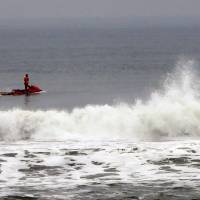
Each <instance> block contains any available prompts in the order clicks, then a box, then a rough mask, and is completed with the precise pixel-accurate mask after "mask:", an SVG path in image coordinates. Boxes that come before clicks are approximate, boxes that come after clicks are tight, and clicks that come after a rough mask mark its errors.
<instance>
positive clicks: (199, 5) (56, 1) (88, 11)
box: [0, 0, 200, 19]
mask: <svg viewBox="0 0 200 200" xmlns="http://www.w3.org/2000/svg"><path fill="white" fill-rule="evenodd" d="M127 16H196V17H200V0H0V19H2V18H66V17H106V18H107V17H113V18H115V17H127Z"/></svg>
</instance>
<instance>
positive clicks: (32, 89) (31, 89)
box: [0, 85, 43, 96]
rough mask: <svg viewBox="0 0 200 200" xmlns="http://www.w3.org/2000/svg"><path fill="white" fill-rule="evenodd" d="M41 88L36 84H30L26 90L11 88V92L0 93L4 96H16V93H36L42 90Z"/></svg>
mask: <svg viewBox="0 0 200 200" xmlns="http://www.w3.org/2000/svg"><path fill="white" fill-rule="evenodd" d="M42 91H43V90H42V89H40V87H38V86H36V85H30V86H29V87H28V92H26V90H25V89H13V90H12V91H11V92H0V95H2V96H6V95H12V96H18V95H32V94H38V93H40V92H42Z"/></svg>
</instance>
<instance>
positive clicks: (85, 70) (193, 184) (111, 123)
mask: <svg viewBox="0 0 200 200" xmlns="http://www.w3.org/2000/svg"><path fill="white" fill-rule="evenodd" d="M199 33H200V29H199V28H195V27H179V28H177V27H176V28H174V27H171V28H170V27H165V28H164V27H152V28H150V27H149V28H141V27H140V28H136V27H135V28H134V27H123V28H120V27H105V28H102V27H98V26H95V27H71V26H69V27H68V26H67V25H65V27H62V28H61V27H56V28H55V27H54V28H53V27H43V28H42V27H40V28H39V27H38V28H37V27H34V28H33V27H16V26H15V28H14V27H13V28H11V27H0V88H1V90H9V89H11V88H20V87H23V84H22V80H21V79H22V78H23V74H24V73H26V72H28V73H30V75H31V82H32V83H34V84H39V85H40V86H41V87H42V88H44V90H46V91H47V92H46V93H43V94H41V95H35V96H28V97H24V96H22V97H11V96H8V97H5V96H2V97H0V108H1V110H0V139H1V142H0V197H1V199H52V198H53V199H86V198H88V199H145V200H149V199H198V198H200V192H199V179H200V177H199V169H200V168H199V166H200V152H199V147H200V140H199V136H200V101H199V64H198V61H199V55H200V38H199Z"/></svg>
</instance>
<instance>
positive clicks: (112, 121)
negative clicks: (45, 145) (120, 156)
mask: <svg viewBox="0 0 200 200" xmlns="http://www.w3.org/2000/svg"><path fill="white" fill-rule="evenodd" d="M194 67H195V62H194V61H193V60H189V61H185V60H181V61H179V62H178V63H177V67H176V69H175V71H174V72H173V73H172V74H169V75H168V76H167V78H166V80H165V82H164V89H163V90H162V91H155V92H153V93H152V95H151V97H150V99H149V100H148V101H147V102H143V101H142V100H137V101H136V102H135V103H133V104H126V103H119V104H117V105H112V106H111V105H88V106H86V107H84V108H75V109H74V110H73V111H72V112H68V111H64V110H63V111H57V110H49V111H41V110H38V111H25V110H21V109H12V110H7V111H0V121H1V123H0V138H1V140H9V141H10V140H11V141H12V140H21V139H32V140H47V141H48V140H68V139H83V140H84V139H102V138H103V139H104V138H105V139H126V138H131V139H133V140H141V139H142V140H145V139H155V138H160V137H180V136H191V137H192V136H199V133H200V101H199V85H200V84H199V82H198V81H197V80H198V79H197V77H196V76H195V75H194Z"/></svg>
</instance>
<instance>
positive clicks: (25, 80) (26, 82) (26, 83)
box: [24, 76, 29, 85]
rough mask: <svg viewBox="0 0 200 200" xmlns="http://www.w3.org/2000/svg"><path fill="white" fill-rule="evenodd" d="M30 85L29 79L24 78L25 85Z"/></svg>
mask: <svg viewBox="0 0 200 200" xmlns="http://www.w3.org/2000/svg"><path fill="white" fill-rule="evenodd" d="M28 84H29V77H28V76H24V85H28Z"/></svg>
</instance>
